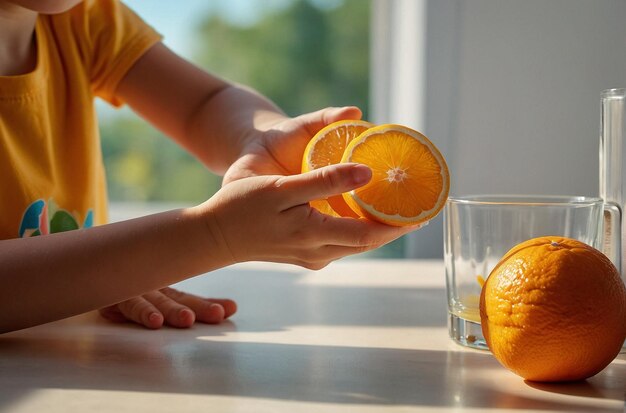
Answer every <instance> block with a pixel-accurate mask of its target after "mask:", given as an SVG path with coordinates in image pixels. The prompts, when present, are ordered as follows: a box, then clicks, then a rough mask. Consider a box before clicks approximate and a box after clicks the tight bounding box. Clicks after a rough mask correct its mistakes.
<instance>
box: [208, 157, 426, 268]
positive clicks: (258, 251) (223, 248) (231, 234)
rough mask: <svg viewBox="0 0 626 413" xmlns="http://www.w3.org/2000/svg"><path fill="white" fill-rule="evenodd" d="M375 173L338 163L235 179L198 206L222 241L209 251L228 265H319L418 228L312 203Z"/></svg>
mask: <svg viewBox="0 0 626 413" xmlns="http://www.w3.org/2000/svg"><path fill="white" fill-rule="evenodd" d="M371 176H372V175H371V170H370V169H369V168H368V167H367V166H365V165H357V164H337V165H331V166H327V167H324V168H320V169H316V170H314V171H311V172H307V173H304V174H299V175H290V176H276V175H272V176H257V177H250V178H245V179H240V180H236V181H234V182H231V183H229V184H227V185H225V186H224V187H222V189H221V190H220V191H218V192H217V193H216V194H215V195H214V196H213V197H212V198H211V199H209V200H208V201H207V202H205V203H204V204H202V205H200V206H199V207H198V208H200V209H201V211H202V212H201V213H202V214H204V216H205V217H206V222H207V225H208V228H209V230H210V232H211V235H212V237H213V239H214V240H215V245H217V247H216V248H217V251H216V250H213V251H207V254H220V256H222V257H227V260H226V261H227V262H228V263H234V262H242V261H272V262H284V263H290V264H296V265H300V266H303V267H306V268H310V269H320V268H322V267H324V266H326V265H327V264H328V263H329V262H330V261H333V260H335V259H338V258H341V257H344V256H346V255H350V254H355V253H360V252H363V251H367V250H371V249H374V248H378V247H380V246H382V245H384V244H386V243H388V242H390V241H392V240H394V239H396V238H398V237H400V236H401V235H404V234H406V233H408V232H410V231H412V230H414V229H416V227H404V228H400V227H392V226H388V225H384V224H379V223H376V222H373V221H369V220H367V219H354V218H336V217H331V216H329V215H325V214H322V213H320V212H319V211H317V210H315V209H313V208H311V207H310V206H309V201H311V200H314V199H324V198H327V197H328V196H330V195H336V194H340V193H342V192H347V191H349V190H351V189H354V188H357V187H360V186H362V185H364V184H366V183H367V182H368V181H369V180H370V179H371Z"/></svg>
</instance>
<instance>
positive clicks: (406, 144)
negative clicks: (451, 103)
mask: <svg viewBox="0 0 626 413" xmlns="http://www.w3.org/2000/svg"><path fill="white" fill-rule="evenodd" d="M341 162H356V163H361V164H365V165H367V166H369V167H370V168H371V169H372V173H373V175H372V180H371V181H370V182H369V183H367V184H366V185H364V186H362V187H360V188H357V189H354V190H352V191H350V192H346V193H344V194H343V198H344V200H345V201H346V203H347V204H348V205H349V206H350V208H352V210H354V211H355V212H356V213H357V214H358V215H359V216H363V217H366V218H369V219H372V220H375V221H379V222H383V223H385V224H389V225H396V226H404V225H416V224H419V223H422V222H426V221H429V220H430V219H432V218H433V217H435V216H436V215H437V214H438V213H439V212H440V211H441V209H442V208H443V206H444V204H445V202H446V199H447V198H448V191H449V189H450V175H449V172H448V166H447V165H446V161H445V159H444V158H443V156H442V155H441V153H440V152H439V150H438V149H437V148H436V147H435V145H433V143H432V142H431V141H430V140H429V139H428V138H427V137H426V136H424V135H422V134H421V133H419V132H417V131H415V130H413V129H410V128H407V127H405V126H401V125H380V126H375V127H372V128H369V129H367V130H366V131H365V132H363V133H362V134H360V135H359V136H358V137H357V138H356V139H353V140H352V141H351V142H350V143H349V144H348V146H347V147H346V150H345V152H344V155H343V157H342V159H341Z"/></svg>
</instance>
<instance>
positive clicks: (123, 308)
mask: <svg viewBox="0 0 626 413" xmlns="http://www.w3.org/2000/svg"><path fill="white" fill-rule="evenodd" d="M117 308H118V309H119V310H120V312H121V313H122V314H123V315H124V317H126V318H127V319H128V320H131V321H134V322H136V323H138V324H142V325H144V326H146V327H148V328H152V329H156V328H160V327H161V326H162V325H163V314H162V313H161V312H160V311H159V310H158V309H157V308H156V307H155V306H154V305H153V304H152V303H151V302H149V301H148V300H146V299H145V298H143V297H134V298H131V299H129V300H126V301H123V302H121V303H119V304H118V305H117Z"/></svg>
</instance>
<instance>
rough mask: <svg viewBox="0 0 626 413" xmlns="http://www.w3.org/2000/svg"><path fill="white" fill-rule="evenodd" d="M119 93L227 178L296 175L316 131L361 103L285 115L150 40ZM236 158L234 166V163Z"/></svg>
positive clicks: (353, 113) (354, 115) (353, 115)
mask: <svg viewBox="0 0 626 413" xmlns="http://www.w3.org/2000/svg"><path fill="white" fill-rule="evenodd" d="M116 95H117V96H118V97H120V98H121V99H122V100H124V101H125V102H127V103H128V104H129V105H130V106H131V107H132V108H133V109H134V110H135V111H136V112H138V113H139V114H140V115H141V116H142V117H144V118H145V119H147V120H148V121H149V122H151V123H152V124H153V125H155V126H156V127H158V128H159V129H161V130H162V131H163V132H164V133H165V134H167V135H168V136H170V137H172V138H173V139H175V140H176V141H177V142H179V143H180V144H181V145H182V146H183V147H185V148H186V149H188V150H189V151H190V152H191V153H193V154H194V155H195V156H197V157H198V158H199V159H200V160H201V161H202V162H203V163H204V164H205V165H207V166H208V167H209V168H211V169H212V170H213V171H215V172H217V173H220V174H221V173H224V172H226V170H227V169H228V168H230V169H229V170H228V174H227V175H226V177H225V178H226V181H227V182H228V181H231V180H233V179H236V178H240V177H242V176H249V175H258V174H281V175H288V174H296V173H299V172H300V167H301V162H302V154H303V151H304V148H305V146H306V144H307V143H308V141H309V140H310V139H311V138H312V137H313V135H314V134H315V133H316V132H317V131H318V130H319V129H321V128H322V127H324V126H326V125H327V124H329V123H331V122H333V121H335V120H340V119H358V118H360V117H361V112H360V110H359V109H358V108H355V107H347V108H327V109H324V110H320V111H318V112H314V113H310V114H306V115H303V116H299V117H297V118H293V119H292V118H289V117H287V116H286V115H285V114H284V113H283V112H282V111H281V110H280V109H278V108H277V107H276V106H275V105H274V104H273V103H272V102H270V101H269V100H268V99H266V98H265V97H263V96H261V95H260V94H258V93H256V92H255V91H253V90H251V89H248V88H245V87H242V86H238V85H234V84H231V83H228V82H226V81H224V80H221V79H219V78H217V77H215V76H213V75H211V74H209V73H207V72H205V71H203V70H201V69H199V68H197V67H195V66H194V65H192V64H191V63H189V62H187V61H185V60H184V59H182V58H180V57H179V56H177V55H176V54H174V53H173V52H172V51H170V50H169V49H167V48H166V47H165V46H164V45H162V44H157V45H155V46H153V47H152V48H151V49H150V50H149V51H148V52H146V54H145V55H144V56H142V57H141V58H140V59H139V60H138V61H137V63H136V64H135V65H134V66H133V67H132V68H131V69H130V70H129V72H128V74H127V75H126V76H125V77H124V79H123V80H122V81H121V82H120V84H119V86H118V89H117V91H116ZM233 163H234V164H235V165H233Z"/></svg>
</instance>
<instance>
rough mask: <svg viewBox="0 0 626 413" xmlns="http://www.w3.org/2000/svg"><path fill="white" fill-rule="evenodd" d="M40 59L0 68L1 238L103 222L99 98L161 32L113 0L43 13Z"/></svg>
mask: <svg viewBox="0 0 626 413" xmlns="http://www.w3.org/2000/svg"><path fill="white" fill-rule="evenodd" d="M35 36H36V43H37V65H36V68H35V69H34V70H33V71H32V72H30V73H27V74H24V75H18V76H0V239H7V238H17V237H25V236H31V235H38V234H47V233H52V232H60V231H65V230H69V229H74V228H82V227H90V226H92V225H97V224H103V223H105V222H106V220H107V196H106V182H105V174H104V167H103V162H102V154H101V150H100V138H99V133H98V124H97V120H96V115H95V110H94V99H95V97H96V96H99V97H101V98H103V99H105V100H106V101H108V102H110V103H111V104H113V105H116V106H119V105H121V104H122V103H123V102H121V101H120V100H119V99H118V98H116V96H115V90H116V88H117V85H118V83H119V81H120V80H121V79H122V78H123V77H124V75H125V74H126V73H127V71H128V70H129V69H130V67H131V66H132V65H133V64H134V63H135V62H136V61H137V59H138V58H139V57H141V56H142V55H143V53H145V52H146V51H147V50H148V49H149V48H150V47H151V46H153V45H154V44H155V43H157V42H158V41H159V40H160V39H161V37H160V35H159V34H158V33H156V32H155V31H154V30H153V29H152V28H150V27H149V26H148V25H146V24H145V23H144V22H143V21H142V20H141V19H140V18H139V17H137V16H136V15H135V14H134V13H133V12H132V11H131V10H129V9H128V8H127V7H125V6H124V5H123V4H121V3H119V2H118V1H116V0H86V1H84V2H83V3H81V4H79V5H78V6H76V7H74V8H73V9H71V10H69V11H67V12H65V13H61V14H57V15H40V16H39V18H38V20H37V24H36V28H35Z"/></svg>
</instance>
